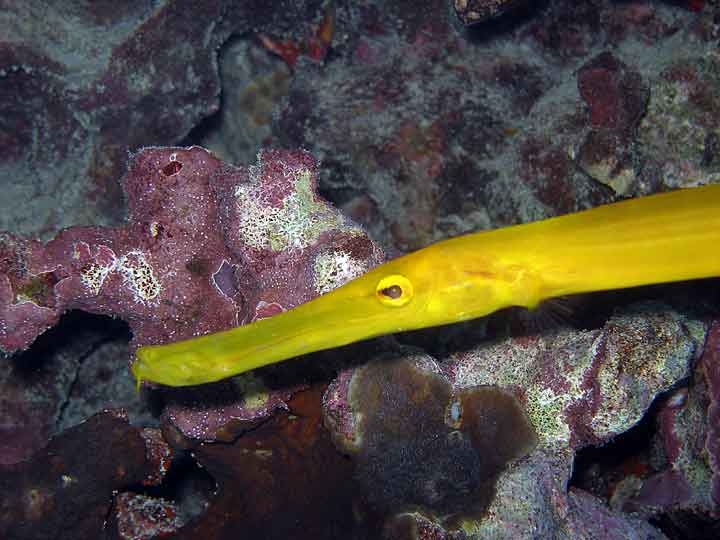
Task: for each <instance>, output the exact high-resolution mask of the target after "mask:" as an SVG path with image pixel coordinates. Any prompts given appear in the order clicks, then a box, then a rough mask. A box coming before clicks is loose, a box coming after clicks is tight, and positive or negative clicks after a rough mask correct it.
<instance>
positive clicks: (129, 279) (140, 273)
mask: <svg viewBox="0 0 720 540" xmlns="http://www.w3.org/2000/svg"><path fill="white" fill-rule="evenodd" d="M116 266H117V271H118V272H119V273H120V274H121V275H122V276H123V282H124V284H125V285H127V286H128V287H129V288H130V290H131V291H132V292H133V295H134V296H135V301H136V302H139V303H142V304H145V303H147V302H150V301H151V300H154V299H155V298H157V297H158V295H159V294H160V291H161V290H162V286H161V284H160V280H159V279H158V278H157V276H155V272H154V271H153V268H152V266H151V265H150V263H148V262H147V259H145V254H144V253H143V252H142V251H130V252H128V253H127V254H126V255H123V256H122V257H120V258H119V259H118V262H117V265H116Z"/></svg>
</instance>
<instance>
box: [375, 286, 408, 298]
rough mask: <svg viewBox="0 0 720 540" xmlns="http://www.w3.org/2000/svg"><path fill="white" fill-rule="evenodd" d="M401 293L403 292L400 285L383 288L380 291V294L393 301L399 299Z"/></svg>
mask: <svg viewBox="0 0 720 540" xmlns="http://www.w3.org/2000/svg"><path fill="white" fill-rule="evenodd" d="M402 293H403V290H402V287H400V285H391V286H390V287H385V288H384V289H382V290H381V291H380V294H382V295H384V296H387V297H388V298H392V299H393V300H395V299H396V298H400V297H401V296H402Z"/></svg>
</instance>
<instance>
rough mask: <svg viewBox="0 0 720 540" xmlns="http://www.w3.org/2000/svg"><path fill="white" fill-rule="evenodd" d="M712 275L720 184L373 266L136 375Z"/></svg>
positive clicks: (179, 382) (221, 372) (148, 364)
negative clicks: (567, 297)
mask: <svg viewBox="0 0 720 540" xmlns="http://www.w3.org/2000/svg"><path fill="white" fill-rule="evenodd" d="M712 276H720V185H709V186H704V187H697V188H691V189H682V190H678V191H674V192H670V193H662V194H659V195H651V196H649V197H643V198H638V199H631V200H626V201H622V202H618V203H614V204H608V205H605V206H600V207H597V208H593V209H591V210H585V211H582V212H578V213H575V214H569V215H566V216H561V217H555V218H550V219H546V220H543V221H537V222H534V223H528V224H524V225H516V226H513V227H507V228H504V229H497V230H492V231H484V232H478V233H474V234H468V235H465V236H460V237H457V238H452V239H450V240H445V241H442V242H438V243H436V244H433V245H431V246H429V247H426V248H424V249H421V250H419V251H416V252H414V253H410V254H408V255H405V256H402V257H399V258H397V259H395V260H392V261H389V262H387V263H385V264H382V265H380V266H378V267H376V268H374V269H373V270H371V271H369V272H367V273H366V274H364V275H362V276H360V277H359V278H357V279H355V280H353V281H350V282H348V283H347V284H345V285H343V286H342V287H340V288H338V289H335V290H334V291H331V292H329V293H327V294H324V295H322V296H320V297H318V298H315V299H313V300H311V301H309V302H307V303H305V304H302V305H300V306H298V307H296V308H294V309H291V310H289V311H286V312H284V313H281V314H279V315H276V316H274V317H271V318H268V319H262V320H259V321H257V322H254V323H252V324H248V325H246V326H240V327H238V328H234V329H232V330H227V331H224V332H218V333H216V334H209V335H206V336H201V337H198V338H193V339H189V340H186V341H180V342H177V343H171V344H168V345H154V346H147V347H140V348H139V349H138V351H137V359H136V361H135V362H134V363H133V365H132V371H133V373H134V375H135V377H136V378H137V380H138V384H139V383H140V381H142V380H147V381H153V382H156V383H160V384H165V385H169V386H186V385H193V384H201V383H207V382H212V381H217V380H220V379H224V378H226V377H230V376H232V375H236V374H238V373H242V372H244V371H248V370H251V369H254V368H257V367H260V366H264V365H267V364H272V363H275V362H280V361H282V360H287V359H288V358H292V357H295V356H299V355H302V354H306V353H310V352H313V351H319V350H322V349H329V348H333V347H338V346H340V345H345V344H348V343H352V342H354V341H359V340H362V339H367V338H370V337H374V336H380V335H383V334H390V333H393V332H400V331H404V330H412V329H417V328H426V327H430V326H437V325H442V324H448V323H454V322H458V321H463V320H467V319H473V318H476V317H482V316H483V315H487V314H489V313H492V312H494V311H496V310H498V309H501V308H505V307H509V306H524V307H527V308H533V307H535V306H537V305H538V304H539V303H540V302H541V301H542V300H545V299H547V298H553V297H557V296H565V295H570V294H576V293H583V292H591V291H601V290H609V289H618V288H626V287H635V286H638V285H647V284H652V283H664V282H671V281H681V280H688V279H698V278H705V277H712Z"/></svg>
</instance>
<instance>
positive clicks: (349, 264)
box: [313, 251, 368, 294]
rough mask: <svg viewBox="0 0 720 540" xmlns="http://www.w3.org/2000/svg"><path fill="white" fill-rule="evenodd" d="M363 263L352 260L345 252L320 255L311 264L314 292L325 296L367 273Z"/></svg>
mask: <svg viewBox="0 0 720 540" xmlns="http://www.w3.org/2000/svg"><path fill="white" fill-rule="evenodd" d="M367 270H368V268H367V264H366V263H365V262H364V261H361V260H358V259H354V258H353V257H352V256H351V255H350V254H349V253H347V252H345V251H332V252H323V253H320V255H318V256H317V257H316V258H315V262H314V263H313V277H314V280H313V281H314V286H315V290H316V291H317V292H318V293H320V294H325V293H326V292H330V291H332V290H333V289H337V288H338V287H340V286H341V285H344V284H345V283H347V282H348V281H350V280H352V279H355V278H356V277H358V276H360V275H362V274H364V273H365V272H367Z"/></svg>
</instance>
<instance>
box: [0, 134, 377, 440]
mask: <svg viewBox="0 0 720 540" xmlns="http://www.w3.org/2000/svg"><path fill="white" fill-rule="evenodd" d="M315 176H316V165H315V161H314V159H313V158H312V157H311V156H310V155H309V154H307V153H305V152H301V151H300V152H289V151H281V150H265V151H262V152H260V154H259V157H258V162H257V164H256V165H254V166H250V167H233V166H230V165H227V164H225V163H223V162H222V161H220V160H219V159H217V158H216V157H214V156H213V155H212V154H211V153H209V152H208V151H206V150H204V149H203V148H200V147H191V148H148V149H144V150H141V151H140V152H138V153H137V154H135V155H134V156H133V157H132V160H131V163H130V165H129V169H128V172H127V174H126V175H125V176H124V178H123V179H122V187H123V190H124V192H125V195H126V198H127V204H128V219H127V223H126V225H125V226H124V227H120V228H114V229H110V228H102V227H72V228H70V229H66V230H64V231H62V232H60V233H59V234H58V235H57V236H56V237H55V238H54V239H52V240H51V241H49V242H48V243H47V244H42V243H40V242H37V241H31V240H25V239H22V238H18V237H15V236H12V235H7V234H6V235H3V236H0V348H2V349H3V350H4V351H8V352H9V351H15V350H18V349H22V348H26V347H28V346H29V345H30V344H31V343H32V341H33V340H34V339H35V337H37V336H38V335H39V334H41V333H42V332H44V331H45V330H46V329H47V328H49V327H50V326H52V325H54V324H55V323H56V322H57V321H58V319H59V317H60V316H61V315H62V313H63V312H65V311H66V310H69V309H80V310H84V311H87V312H91V313H99V314H106V315H112V316H114V317H119V318H121V319H123V320H125V321H127V322H128V324H129V325H130V328H131V330H132V332H133V344H134V345H144V344H154V343H165V342H168V341H175V340H179V339H185V338H190V337H193V336H197V335H202V334H207V333H209V332H213V331H219V330H224V329H228V328H232V327H234V326H237V325H239V324H244V323H247V322H251V321H253V320H256V319H258V318H263V317H267V316H270V315H272V314H274V313H277V312H279V311H284V310H287V309H290V308H292V307H294V306H296V305H298V304H301V303H303V302H305V301H307V300H310V299H311V298H313V297H315V296H318V295H319V294H321V293H323V292H326V291H328V290H331V289H333V288H335V287H337V286H339V285H341V284H342V283H344V282H345V281H347V280H349V279H351V278H353V277H355V276H357V275H359V274H360V273H362V272H364V271H366V270H368V269H369V268H371V267H372V266H374V265H376V264H378V263H379V262H380V261H381V260H382V252H381V250H380V249H379V248H378V247H377V246H376V245H375V244H374V243H372V242H371V241H370V240H369V239H368V237H367V236H366V235H365V234H364V232H363V231H362V230H361V229H360V228H359V227H357V226H355V225H354V224H352V223H350V222H348V221H347V220H346V219H345V218H344V217H343V216H342V215H341V214H340V213H339V211H337V210H336V209H334V208H333V207H331V206H330V205H329V204H327V203H326V202H324V201H323V200H321V199H320V198H319V197H318V196H317V194H316V191H315V190H316V180H315ZM222 384H224V385H231V386H232V385H235V386H237V385H240V386H243V385H244V384H246V383H234V382H231V383H221V385H222ZM233 388H234V387H233ZM219 393H222V392H219ZM230 393H231V394H232V395H233V396H234V395H235V394H237V397H238V399H239V396H240V395H241V394H242V392H239V391H238V392H236V391H235V390H232V389H231V391H230ZM227 394H228V392H225V398H224V399H223V400H222V404H217V403H216V405H215V406H214V407H208V406H207V403H205V404H204V405H202V406H201V405H200V404H199V402H198V400H191V401H192V405H191V404H189V403H187V400H186V399H183V400H182V401H183V403H184V405H183V406H182V407H181V409H182V414H190V415H192V418H191V419H190V420H189V422H183V421H180V420H178V425H180V426H186V425H187V426H191V425H192V426H193V427H194V431H193V432H192V433H191V435H192V436H194V437H197V438H213V437H214V430H216V429H218V428H219V427H220V426H221V425H222V424H223V423H225V422H226V421H227V420H229V419H231V418H233V417H235V416H236V415H237V414H239V412H238V411H237V410H236V408H234V407H237V403H235V399H234V398H231V399H227ZM256 401H257V403H255V402H253V404H251V405H248V407H251V408H252V409H253V410H254V411H255V412H257V411H258V410H262V411H265V412H269V411H270V410H272V409H273V408H274V407H276V406H281V400H276V399H274V398H273V397H267V396H265V397H259V398H257V400H256ZM260 401H262V403H260ZM268 403H269V404H271V406H266V405H267V404H268ZM194 404H198V406H200V407H201V409H196V408H195V407H194ZM182 414H181V413H180V412H178V409H177V408H176V409H173V411H172V417H173V418H181V417H182ZM201 418H204V419H205V421H203V422H201V421H200V419H201ZM213 418H214V419H215V421H213ZM201 426H204V427H201ZM188 429H189V427H188Z"/></svg>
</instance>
